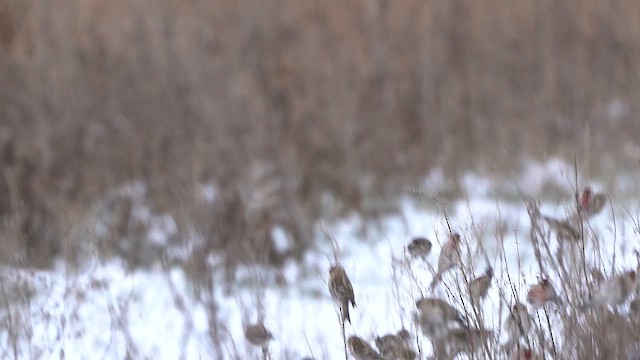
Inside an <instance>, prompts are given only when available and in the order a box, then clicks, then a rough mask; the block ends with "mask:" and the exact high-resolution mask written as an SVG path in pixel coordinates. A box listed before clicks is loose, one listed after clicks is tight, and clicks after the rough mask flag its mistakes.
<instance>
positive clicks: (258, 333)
mask: <svg viewBox="0 0 640 360" xmlns="http://www.w3.org/2000/svg"><path fill="white" fill-rule="evenodd" d="M244 337H245V338H246V339H247V341H249V342H250V343H251V344H253V345H255V346H260V347H263V346H266V345H267V344H268V343H269V341H271V339H273V335H272V334H271V332H270V331H269V330H268V329H267V328H266V327H265V326H264V324H263V323H262V322H259V323H257V324H254V325H249V326H247V327H246V328H245V329H244Z"/></svg>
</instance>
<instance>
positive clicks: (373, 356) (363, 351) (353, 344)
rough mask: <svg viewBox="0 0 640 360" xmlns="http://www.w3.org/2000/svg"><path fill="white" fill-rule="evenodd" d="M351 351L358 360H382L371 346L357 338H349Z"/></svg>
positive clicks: (348, 342)
mask: <svg viewBox="0 0 640 360" xmlns="http://www.w3.org/2000/svg"><path fill="white" fill-rule="evenodd" d="M347 344H348V345H349V351H351V355H353V357H354V358H356V360H382V359H383V358H382V356H380V354H378V353H377V352H376V351H375V350H374V349H373V348H372V347H371V345H369V344H367V342H366V341H364V340H362V339H361V338H359V337H357V336H349V339H348V340H347Z"/></svg>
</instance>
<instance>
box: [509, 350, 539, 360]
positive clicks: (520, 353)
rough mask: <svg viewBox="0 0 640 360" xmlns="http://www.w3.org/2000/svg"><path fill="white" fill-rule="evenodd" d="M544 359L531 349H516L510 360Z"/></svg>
mask: <svg viewBox="0 0 640 360" xmlns="http://www.w3.org/2000/svg"><path fill="white" fill-rule="evenodd" d="M541 359H542V358H541V357H540V356H538V355H537V354H535V353H534V352H533V351H531V349H514V350H513V352H512V353H511V355H510V356H509V360H541Z"/></svg>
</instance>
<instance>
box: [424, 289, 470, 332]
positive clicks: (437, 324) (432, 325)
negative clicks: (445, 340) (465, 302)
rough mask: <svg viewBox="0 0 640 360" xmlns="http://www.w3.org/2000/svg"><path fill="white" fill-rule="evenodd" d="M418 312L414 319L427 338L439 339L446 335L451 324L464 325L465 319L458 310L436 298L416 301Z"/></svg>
mask: <svg viewBox="0 0 640 360" xmlns="http://www.w3.org/2000/svg"><path fill="white" fill-rule="evenodd" d="M416 307H417V308H418V312H417V314H416V315H415V317H414V319H415V321H416V322H417V324H418V325H419V326H420V329H421V330H422V333H423V334H424V335H425V336H427V337H436V338H437V337H439V336H442V335H443V334H445V333H446V331H447V330H448V329H449V325H450V324H451V323H457V324H459V325H464V324H465V317H464V315H462V313H461V312H460V311H458V309H456V308H455V307H453V306H451V305H449V303H447V302H446V301H444V300H442V299H438V298H422V299H419V300H417V301H416Z"/></svg>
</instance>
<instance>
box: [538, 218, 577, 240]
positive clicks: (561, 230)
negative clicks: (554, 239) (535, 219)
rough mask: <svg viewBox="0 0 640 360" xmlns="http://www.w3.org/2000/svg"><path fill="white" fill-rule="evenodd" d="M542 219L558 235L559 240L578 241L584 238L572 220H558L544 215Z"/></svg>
mask: <svg viewBox="0 0 640 360" xmlns="http://www.w3.org/2000/svg"><path fill="white" fill-rule="evenodd" d="M542 218H543V219H544V220H545V221H546V222H547V224H549V227H550V228H551V229H553V231H555V232H556V234H558V238H559V239H566V240H569V241H578V240H580V239H581V238H582V234H581V232H580V230H578V228H577V226H578V224H574V221H571V219H565V220H558V219H554V218H552V217H550V216H546V215H543V216H542Z"/></svg>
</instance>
